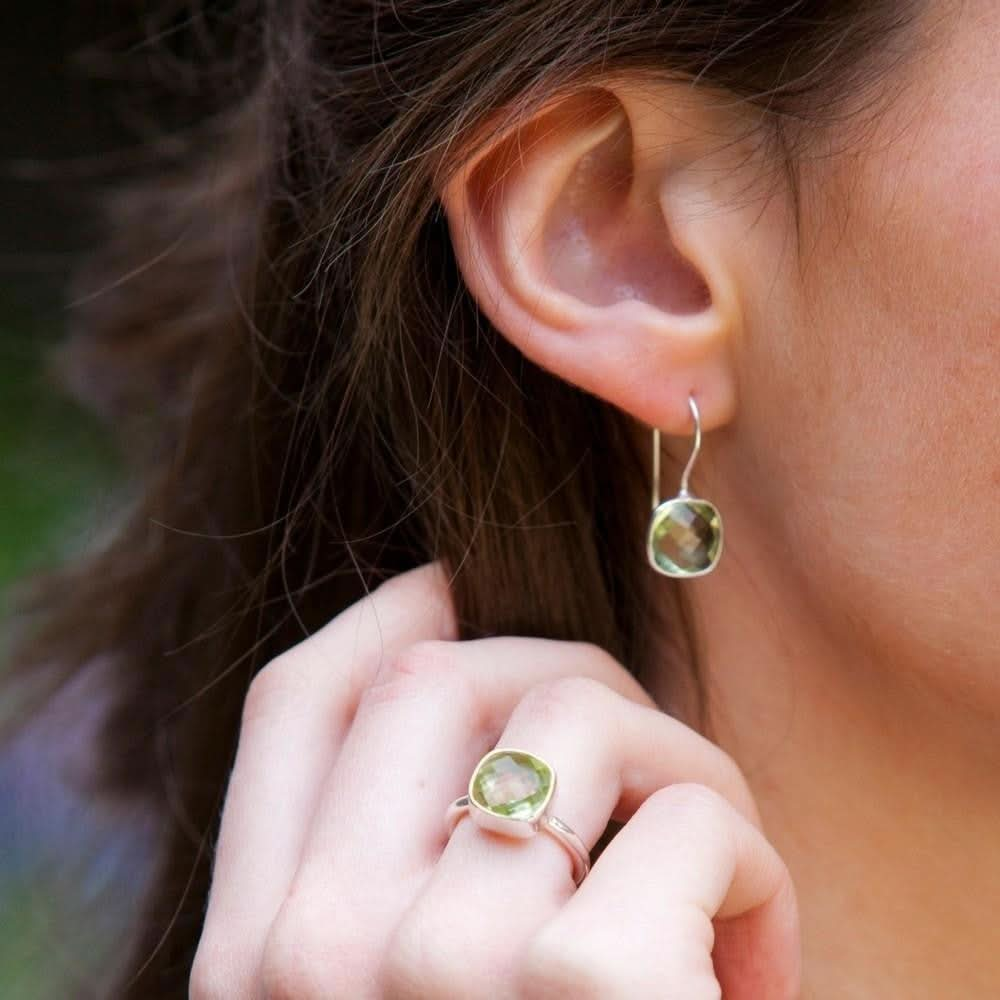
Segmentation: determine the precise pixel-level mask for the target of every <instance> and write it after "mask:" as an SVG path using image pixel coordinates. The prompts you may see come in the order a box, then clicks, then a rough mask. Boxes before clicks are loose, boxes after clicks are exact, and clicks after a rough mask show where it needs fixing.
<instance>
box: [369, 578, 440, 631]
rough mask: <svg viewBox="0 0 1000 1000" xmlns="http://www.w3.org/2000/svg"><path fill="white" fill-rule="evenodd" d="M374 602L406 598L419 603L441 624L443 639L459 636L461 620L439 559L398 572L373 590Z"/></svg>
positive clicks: (403, 599)
mask: <svg viewBox="0 0 1000 1000" xmlns="http://www.w3.org/2000/svg"><path fill="white" fill-rule="evenodd" d="M372 596H373V597H374V598H375V602H376V603H379V602H381V601H383V600H389V601H395V600H397V599H398V600H400V601H406V602H413V603H414V604H420V605H421V606H422V607H424V608H425V609H426V611H427V613H428V616H429V617H430V619H431V620H433V621H434V623H435V624H436V625H437V627H438V633H437V634H439V635H440V636H441V637H442V638H443V639H451V640H454V639H457V638H458V619H457V617H456V615H455V607H454V603H453V601H452V598H451V592H450V590H449V587H448V574H447V571H446V570H445V568H444V566H443V564H442V563H441V561H440V560H435V561H434V562H430V563H425V564H424V565H422V566H418V567H417V568H416V569H412V570H407V571H405V572H403V573H397V574H396V575H395V576H391V577H389V579H388V580H385V581H383V582H382V583H380V584H379V586H378V587H377V588H376V589H375V590H374V591H373V593H372Z"/></svg>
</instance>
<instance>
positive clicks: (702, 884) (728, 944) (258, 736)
mask: <svg viewBox="0 0 1000 1000" xmlns="http://www.w3.org/2000/svg"><path fill="white" fill-rule="evenodd" d="M455 638H456V625H455V621H454V615H453V610H452V607H451V602H450V598H449V595H448V590H447V584H446V580H445V577H444V573H443V571H442V570H441V568H440V566H439V565H438V564H436V563H433V564H430V565H428V566H423V567H420V568H419V569H416V570H413V571H411V572H409V573H405V574H403V575H401V576H399V577H397V578H395V579H393V580H390V581H389V582H387V583H385V584H383V585H382V586H381V587H379V588H378V590H377V591H375V592H374V593H373V594H372V595H371V597H370V598H369V599H365V600H362V601H359V602H358V603H357V604H355V605H353V606H352V607H350V608H348V609H347V610H346V611H344V612H343V613H342V614H341V615H339V616H338V617H337V618H336V619H334V620H333V621H332V622H331V623H330V624H329V625H327V626H326V627H325V628H324V629H322V630H321V631H319V632H318V633H316V634H315V635H314V636H311V637H310V638H309V639H307V640H306V641H305V642H303V643H301V644H300V645H299V646H297V647H296V648H294V649H292V650H290V651H289V652H288V653H286V654H284V655H282V656H281V657H279V658H278V659H277V660H276V661H274V662H273V663H271V664H270V665H268V666H267V667H266V668H265V669H264V670H263V671H261V673H260V674H259V675H258V677H257V678H256V679H255V680H254V682H253V684H252V685H251V689H250V692H249V694H248V696H247V699H246V705H245V709H244V717H243V725H242V731H241V734H240V743H239V751H238V754H237V758H236V763H235V767H234V770H233V774H232V778H231V782H230V786H229V790H228V794H227V798H226V804H225V810H224V813H223V819H222V827H221V831H220V837H219V843H218V851H217V856H216V860H215V873H214V880H213V885H212V891H211V896H210V900H209V906H208V913H207V916H206V920H205V926H204V930H203V934H202V938H201V942H200V944H199V947H198V953H197V956H196V958H195V962H194V967H193V970H192V976H191V996H192V998H193V1000H210V998H211V1000H214V998H223V997H224V998H226V1000H239V998H251V997H252V998H259V997H267V998H295V1000H312V998H320V997H323V998H340V997H343V998H349V1000H362V998H377V1000H388V998H392V1000H402V998H441V1000H444V998H462V1000H476V998H484V1000H485V998H489V1000H514V998H517V1000H534V998H573V1000H584V998H600V1000H614V998H619V997H621V998H626V997H627V998H631V1000H634V998H644V997H667V998H674V1000H696V998H697V1000H700V998H703V997H706V998H707V997H719V996H720V995H722V992H723V991H724V994H725V997H726V998H727V1000H730V998H733V1000H750V998H753V1000H778V998H781V1000H786V998H790V997H794V996H796V995H797V991H798V983H799V942H798V924H797V916H796V906H795V897H794V892H793V889H792V884H791V880H790V878H789V875H788V872H787V870H786V868H785V866H784V864H783V863H782V861H781V859H780V857H779V856H778V855H777V853H776V852H775V850H774V848H773V847H772V846H771V845H770V844H769V843H768V841H767V840H766V839H765V837H764V836H763V834H762V833H761V831H760V829H759V818H758V815H757V810H756V808H755V806H754V803H753V800H752V798H751V795H750V793H749V790H748V788H747V785H746V783H745V781H744V779H743V777H742V775H741V774H740V772H739V770H738V769H737V767H736V766H735V765H734V764H733V762H732V761H731V759H730V758H729V757H728V756H727V755H726V754H724V753H723V752H722V751H721V750H720V749H719V748H718V747H716V746H715V745H714V744H712V743H710V742H709V741H707V740H706V739H704V738H703V737H701V736H700V735H698V734H697V733H695V732H694V731H693V730H691V729H689V728H688V727H686V726H684V725H683V724H681V723H680V722H678V721H677V720H676V719H673V718H672V717H670V716H668V715H666V714H665V713H663V712H661V711H659V710H658V709H657V708H656V706H655V705H654V703H653V702H652V700H651V699H650V698H649V696H648V695H647V694H646V693H645V692H644V691H643V689H642V688H641V687H640V685H639V684H638V683H637V682H636V681H635V680H634V679H633V678H632V677H631V675H629V674H628V673H627V672H626V671H625V669H624V668H623V667H622V666H621V665H619V664H618V663H617V662H615V661H614V660H613V659H612V658H611V657H610V656H609V655H608V654H607V653H605V652H603V651H602V650H600V649H598V648H597V647H595V646H592V645H589V644H584V643H571V642H557V641H553V640H542V639H528V638H513V637H511V638H490V639H480V640H475V641H468V642H457V641H455ZM496 745H501V746H515V747H521V748H523V749H526V750H530V751H531V752H533V753H537V754H538V755H539V756H541V757H543V758H544V759H546V760H547V761H549V762H550V763H551V764H552V765H553V767H554V768H555V770H556V773H557V776H558V781H557V785H556V790H555V793H554V796H553V799H552V802H551V804H550V807H549V811H550V812H551V813H552V814H554V815H556V816H558V817H560V818H561V819H562V820H564V821H565V822H566V823H568V824H569V825H570V827H572V829H573V830H575V831H576V833H577V834H578V835H579V836H580V837H581V838H582V839H583V841H584V843H585V844H586V845H587V847H588V848H592V847H593V846H594V844H595V843H596V842H597V841H598V839H599V838H600V836H601V834H602V832H603V831H604V830H605V827H606V826H607V824H608V822H609V820H610V819H614V820H616V821H618V822H623V821H624V822H625V825H624V826H623V827H622V828H621V829H620V831H619V832H618V833H617V835H616V836H615V837H614V838H613V839H612V840H611V841H610V843H609V844H608V845H607V847H606V848H605V849H604V850H603V852H602V853H601V854H600V856H599V857H598V859H597V861H596V862H595V863H594V866H593V868H592V869H591V872H590V874H589V875H588V876H587V877H586V878H585V879H584V881H583V882H582V883H581V885H580V887H579V888H576V887H575V886H574V884H573V881H572V878H571V861H570V856H569V854H568V852H567V851H566V849H565V848H564V847H563V846H562V845H561V844H559V843H558V842H557V841H556V840H554V839H553V838H552V837H550V836H548V835H547V834H545V833H538V834H537V835H535V836H533V837H530V838H527V839H524V840H517V839H514V838H509V837H504V836H501V835H497V834H493V833H490V832H487V831H485V830H482V829H481V828H479V827H478V826H477V825H476V824H475V823H474V822H473V821H472V820H471V819H469V818H468V817H466V818H464V819H462V820H461V821H460V822H459V823H458V826H457V827H456V828H455V831H454V833H453V835H452V836H451V838H450V839H447V838H446V828H445V811H446V809H447V807H448V805H449V804H450V803H451V802H452V801H453V800H454V799H455V798H456V797H457V796H459V795H462V794H464V792H465V791H466V786H467V784H468V780H469V777H470V775H471V773H472V770H473V768H474V767H475V765H476V763H477V761H478V760H479V759H480V757H482V755H483V754H485V753H486V752H487V751H488V750H490V749H492V748H493V747H494V746H496ZM713 944H714V946H715V947H714V955H713ZM713 959H714V962H713Z"/></svg>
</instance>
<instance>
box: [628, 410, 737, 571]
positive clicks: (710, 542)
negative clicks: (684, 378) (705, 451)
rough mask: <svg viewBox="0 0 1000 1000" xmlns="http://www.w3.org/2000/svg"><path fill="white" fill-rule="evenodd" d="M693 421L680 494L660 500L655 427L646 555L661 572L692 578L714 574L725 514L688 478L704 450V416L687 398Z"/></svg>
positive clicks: (658, 435) (720, 546)
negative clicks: (700, 494)
mask: <svg viewBox="0 0 1000 1000" xmlns="http://www.w3.org/2000/svg"><path fill="white" fill-rule="evenodd" d="M688 406H689V408H690V410H691V416H692V418H693V420H694V447H693V448H692V450H691V457H690V458H689V459H688V462H687V465H686V466H685V467H684V472H683V474H682V475H681V485H680V489H679V490H678V491H677V495H676V496H674V497H671V498H670V499H669V500H664V501H663V502H662V503H661V502H660V431H659V428H656V427H654V428H653V511H652V514H651V515H650V518H649V527H648V529H647V532H646V555H647V557H648V558H649V563H650V565H651V566H652V567H653V569H655V570H656V571H657V572H659V573H663V574H664V575H665V576H672V577H676V578H678V579H685V580H686V579H690V578H691V577H695V576H704V575H705V574H706V573H711V572H712V570H713V569H715V567H716V566H717V565H718V562H719V557H720V556H721V555H722V516H721V515H720V514H719V511H718V508H717V507H716V506H715V504H713V503H711V502H710V501H708V500H703V499H702V498H701V497H697V496H694V495H693V494H692V493H691V492H690V491H689V490H688V478H689V476H690V475H691V469H692V467H693V466H694V463H695V459H697V457H698V452H699V451H700V450H701V415H700V413H699V412H698V404H697V403H696V402H695V401H694V396H689V397H688Z"/></svg>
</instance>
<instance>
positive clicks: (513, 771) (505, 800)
mask: <svg viewBox="0 0 1000 1000" xmlns="http://www.w3.org/2000/svg"><path fill="white" fill-rule="evenodd" d="M554 784H555V775H554V774H553V773H552V769H551V768H550V767H549V766H548V764H546V763H545V761H543V760H540V759H539V758H538V757H535V756H534V755H533V754H530V753H524V752H523V751H519V750H496V751H494V752H493V753H491V754H488V755H487V756H486V757H484V758H483V760H482V761H481V762H480V764H479V766H478V767H477V768H476V772H475V774H473V776H472V780H471V781H470V782H469V796H470V798H471V799H472V801H473V802H474V803H475V804H476V805H477V806H479V807H480V808H481V809H485V810H486V811H487V812H491V813H494V814H495V815H497V816H506V817H509V818H510V819H520V820H525V821H527V822H532V821H533V820H535V819H537V818H538V817H539V816H540V815H541V813H542V811H543V810H544V809H545V806H546V805H547V804H548V801H549V798H550V796H551V795H552V788H553V785H554Z"/></svg>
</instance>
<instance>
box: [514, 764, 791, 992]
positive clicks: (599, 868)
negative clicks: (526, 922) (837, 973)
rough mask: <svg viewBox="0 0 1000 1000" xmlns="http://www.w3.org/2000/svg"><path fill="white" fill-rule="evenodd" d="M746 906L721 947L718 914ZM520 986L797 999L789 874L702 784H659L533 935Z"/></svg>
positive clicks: (729, 914) (549, 989)
mask: <svg viewBox="0 0 1000 1000" xmlns="http://www.w3.org/2000/svg"><path fill="white" fill-rule="evenodd" d="M742 915H745V916H747V917H750V918H752V920H750V921H748V922H747V924H746V933H745V934H744V936H743V939H742V941H741V947H740V949H739V950H738V951H734V950H728V951H727V952H726V954H725V955H720V954H718V952H717V953H716V955H715V962H714V964H713V944H714V943H715V942H716V936H715V927H714V924H713V918H716V917H717V916H718V917H730V918H732V917H738V916H742ZM522 963H523V964H522V965H521V968H520V973H519V976H520V979H519V987H520V990H521V992H519V993H518V996H522V997H524V1000H534V998H539V1000H540V998H543V997H544V998H546V1000H557V998H561V997H566V998H569V997H572V998H574V1000H587V998H594V1000H597V998H601V1000H615V998H622V1000H624V998H629V1000H640V998H643V997H649V998H653V997H664V996H667V997H683V998H684V1000H699V998H717V997H719V996H720V995H722V996H725V997H726V1000H792V998H794V997H797V996H798V991H799V977H800V946H799V931H798V916H797V911H796V906H795V894H794V890H793V887H792V882H791V877H790V876H789V873H788V869H787V868H786V867H785V864H784V862H783V861H782V860H781V858H780V856H779V855H778V853H777V851H775V849H774V847H773V846H772V845H771V844H770V843H769V841H768V840H767V838H766V837H764V835H763V834H762V833H761V831H760V830H758V829H757V827H756V826H754V825H753V824H752V823H749V822H748V821H747V820H746V819H745V818H744V817H743V816H741V815H740V813H739V812H737V811H736V810H735V809H734V808H733V807H732V805H731V804H730V803H729V802H728V801H727V800H726V799H724V798H722V797H721V796H720V795H718V794H717V793H716V792H714V791H712V790H711V789H709V788H706V787H705V786H704V785H697V784H689V783H679V784H674V785H669V786H668V787H666V788H663V789H660V790H659V791H657V792H654V793H653V795H651V796H650V797H649V798H648V799H647V800H646V801H645V802H644V803H643V804H642V805H641V806H640V807H639V810H638V811H637V812H636V813H635V815H634V816H633V817H632V818H631V819H630V820H629V822H628V823H626V824H625V826H624V827H623V828H622V830H621V831H619V833H618V835H617V836H616V837H615V838H614V839H613V840H612V841H611V843H610V844H609V845H608V846H607V848H606V849H605V850H604V851H603V853H602V854H601V857H600V858H599V859H598V861H597V863H596V864H595V865H594V868H593V870H592V871H591V873H590V874H589V875H588V876H587V878H586V879H584V881H583V883H582V884H581V886H580V888H579V890H578V891H577V892H576V893H575V894H574V895H573V896H572V897H570V899H569V901H568V902H567V903H566V905H565V906H564V907H563V908H562V909H561V910H559V912H558V913H557V914H556V915H555V916H554V917H553V919H552V920H550V921H549V922H548V923H547V924H546V925H545V926H544V927H542V928H541V929H540V930H539V931H537V932H536V933H535V934H534V935H533V936H532V938H531V939H530V941H529V943H528V945H527V948H526V950H525V953H524V955H523V956H522Z"/></svg>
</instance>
